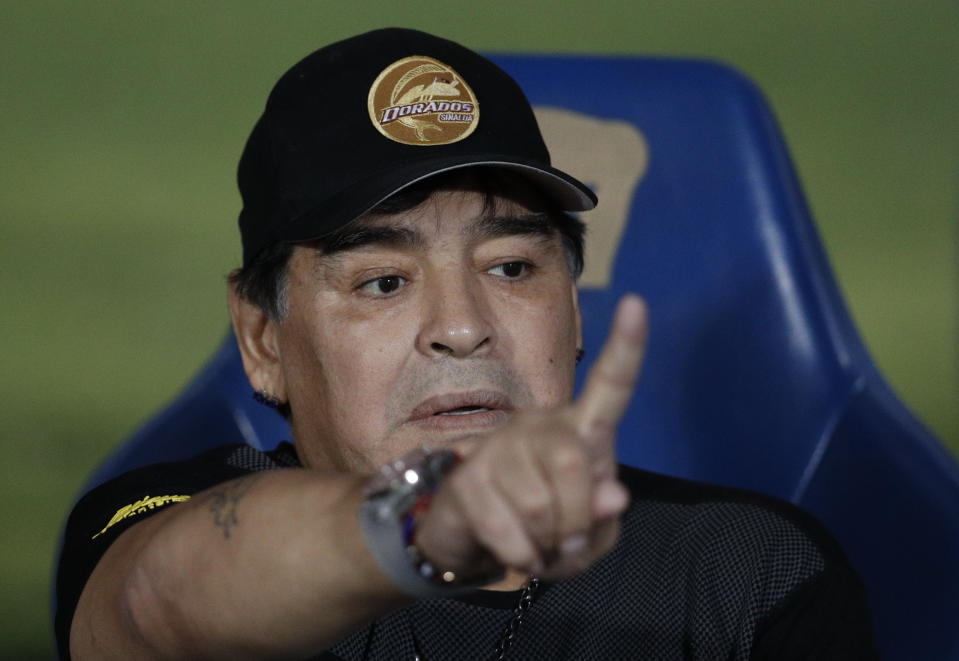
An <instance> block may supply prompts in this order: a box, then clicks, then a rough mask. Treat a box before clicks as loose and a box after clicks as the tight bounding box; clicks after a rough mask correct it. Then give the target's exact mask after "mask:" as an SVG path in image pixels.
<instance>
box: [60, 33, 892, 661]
mask: <svg viewBox="0 0 959 661" xmlns="http://www.w3.org/2000/svg"><path fill="white" fill-rule="evenodd" d="M239 183H240V189H241V193H242V195H243V201H244V207H243V211H242V213H241V216H240V229H241V235H242V240H243V248H244V264H243V268H242V269H240V270H239V271H237V272H235V273H234V274H233V275H232V276H231V287H230V310H231V315H232V318H233V324H234V330H235V333H236V336H237V340H238V342H239V345H240V348H241V352H242V354H243V362H244V367H245V370H246V373H247V376H248V378H249V380H250V383H251V385H252V387H253V389H254V391H256V393H257V397H258V398H259V399H260V400H261V401H263V402H264V403H266V404H268V405H272V406H275V407H277V408H278V409H279V410H280V412H281V413H282V414H284V415H286V416H287V417H288V419H289V421H290V425H291V429H292V433H293V445H289V444H285V445H282V446H280V448H278V449H277V450H276V451H274V452H272V453H267V454H263V453H259V452H256V451H254V450H252V449H251V448H243V447H230V448H221V449H217V450H214V451H212V452H210V453H207V454H206V455H203V456H201V457H198V458H197V459H195V460H191V461H187V462H183V463H181V464H167V465H160V466H153V467H148V468H145V469H141V470H138V471H134V472H133V473H130V474H128V475H126V476H123V477H120V478H118V479H117V480H114V481H112V482H110V483H108V484H106V485H104V486H102V487H100V488H98V489H96V490H94V491H93V492H91V493H90V494H88V495H87V496H86V497H85V498H84V499H83V500H81V502H80V503H79V504H78V505H77V507H76V509H75V510H74V513H73V514H72V515H71V520H70V523H69V524H68V530H67V534H66V543H65V547H64V552H63V561H62V563H61V569H60V575H59V579H58V593H59V602H60V611H59V612H58V616H57V635H58V638H59V645H60V650H61V654H62V655H64V656H67V655H72V658H74V659H102V658H184V657H197V658H314V657H317V658H327V659H413V658H419V659H424V660H432V659H489V658H506V657H509V658H517V659H555V658H563V659H583V658H602V659H628V658H641V659H646V658H656V659H660V658H661V659H717V658H722V659H753V658H768V659H773V658H775V659H790V658H836V659H839V658H842V659H856V658H875V652H874V647H873V645H872V642H871V633H870V625H869V621H868V616H867V614H866V609H865V605H864V597H863V592H862V587H861V584H860V583H859V581H858V578H857V577H856V576H855V573H854V572H853V571H852V569H851V568H850V567H849V566H848V563H847V562H846V560H845V558H844V556H843V555H842V552H841V550H840V549H838V547H837V546H836V545H835V543H834V542H833V541H832V540H831V539H830V538H829V537H828V535H826V534H825V532H823V530H822V529H821V528H820V527H819V526H818V524H816V522H815V521H813V520H811V519H810V518H809V517H808V516H806V515H805V514H803V513H802V512H799V511H797V510H795V509H793V508H791V507H789V506H788V505H786V504H783V503H779V502H777V501H773V500H771V499H767V498H765V497H761V496H757V495H753V494H747V493H743V492H739V491H734V490H729V489H718V488H712V487H706V486H704V485H698V484H692V483H688V482H683V481H679V480H674V479H671V478H666V477H663V476H657V475H653V474H650V473H644V472H642V471H637V470H635V469H625V468H621V469H619V470H617V467H616V464H615V455H614V432H615V429H616V426H617V422H618V420H619V418H620V416H621V415H622V413H623V411H624V410H625V408H626V406H627V404H628V402H629V400H630V397H631V394H632V389H633V384H634V381H635V379H636V377H637V374H638V371H639V367H640V362H641V359H642V354H643V347H644V338H645V334H646V321H645V310H644V307H643V304H642V303H641V301H640V300H639V299H638V298H636V297H633V296H629V297H626V298H625V299H624V300H623V301H622V302H621V303H620V306H619V308H618V310H617V313H616V317H615V319H614V322H613V326H612V329H611V332H610V337H609V339H608V341H607V344H606V346H605V348H604V349H603V352H602V354H601V355H600V356H599V357H598V359H597V361H596V364H595V366H594V368H593V369H592V370H591V372H590V374H589V377H588V379H587V382H586V385H585V387H584V389H583V391H582V393H581V394H580V396H579V397H578V398H577V399H576V400H575V401H574V400H573V380H574V371H575V364H576V362H577V359H578V355H579V351H580V350H579V347H580V346H581V324H580V318H579V310H578V307H577V292H576V285H575V278H576V276H577V275H578V273H579V271H580V269H581V267H582V231H583V230H582V226H581V224H580V223H579V221H578V220H577V219H575V218H574V217H572V216H570V215H569V214H568V213H567V212H568V211H579V210H585V209H588V208H591V207H592V206H593V205H594V204H595V197H594V196H593V194H592V193H591V192H590V191H589V190H588V189H587V188H586V187H585V186H584V185H583V184H581V183H580V182H578V181H576V180H574V179H572V178H571V177H569V176H568V175H566V174H564V173H562V172H559V171H557V170H555V169H553V168H552V167H550V165H549V156H548V153H547V151H546V148H545V146H544V145H543V143H542V139H541V138H540V136H539V132H538V129H537V128H536V124H535V120H534V119H533V116H532V111H531V109H530V108H529V105H528V103H527V102H526V100H525V98H524V97H523V95H522V93H521V92H520V90H519V89H518V87H517V86H516V85H515V83H514V82H513V81H512V80H511V79H509V77H508V76H506V75H505V74H504V73H503V72H502V71H500V70H499V69H497V68H496V67H495V66H494V65H492V64H491V63H489V62H488V61H486V60H485V59H483V58H481V57H479V56H477V55H476V54H474V53H472V52H470V51H468V50H466V49H464V48H462V47H461V46H458V45H456V44H453V43H452V42H448V41H445V40H441V39H437V38H435V37H431V36H429V35H425V34H423V33H419V32H414V31H409V30H396V29H391V30H382V31H377V32H373V33H369V34H366V35H361V36H359V37H355V38H353V39H350V40H347V41H344V42H340V43H338V44H334V45H332V46H329V47H327V48H324V49H322V50H320V51H317V52H316V53H314V54H312V55H310V56H309V57H307V58H306V59H305V60H303V61H302V62H300V63H299V64H297V65H296V66H294V67H293V69H291V70H290V71H289V72H287V74H286V75H284V77H283V78H282V79H281V80H280V81H279V82H278V83H277V86H276V87H275V88H274V90H273V92H272V94H271V96H270V99H269V101H268V103H267V107H266V110H265V112H264V115H263V117H262V118H261V119H260V121H259V122H258V123H257V125H256V127H255V128H254V130H253V133H252V135H251V137H250V140H249V142H248V143H247V147H246V150H245V152H244V155H243V158H242V160H241V163H240V171H239ZM283 468H285V470H280V469H283Z"/></svg>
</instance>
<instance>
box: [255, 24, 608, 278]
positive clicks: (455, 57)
mask: <svg viewBox="0 0 959 661" xmlns="http://www.w3.org/2000/svg"><path fill="white" fill-rule="evenodd" d="M478 165H485V166H496V167H501V168H507V169H510V170H513V171H515V172H516V173H517V174H519V175H521V176H523V177H524V178H526V179H527V180H529V181H530V182H532V183H533V184H534V185H535V186H536V187H537V188H538V189H539V190H540V191H541V192H542V193H543V194H544V195H546V196H547V198H548V199H549V200H550V201H551V202H552V203H553V204H555V205H556V206H557V207H559V208H560V209H563V210H565V211H583V210H587V209H592V208H593V207H594V206H595V205H596V196H595V195H594V194H593V192H592V191H591V190H590V189H589V188H587V187H586V186H585V185H584V184H582V183H581V182H579V181H577V180H576V179H574V178H573V177H571V176H569V175H568V174H566V173H564V172H561V171H560V170H557V169H555V168H553V167H552V166H551V165H550V157H549V151H548V150H547V148H546V145H545V143H544V142H543V138H542V136H541V135H540V132H539V127H538V126H537V124H536V119H535V117H534V116H533V111H532V108H531V107H530V105H529V101H528V100H527V99H526V96H525V95H524V94H523V92H522V90H521V89H520V88H519V85H517V84H516V81H514V80H513V79H512V78H510V76H509V75H508V74H506V72H504V71H503V70H502V69H500V68H499V67H498V66H496V65H495V64H493V63H492V62H490V61H489V60H487V59H486V58H484V57H482V56H481V55H478V54H477V53H474V52H473V51H471V50H469V49H467V48H464V47H463V46H460V45H459V44H457V43H454V42H452V41H449V40H447V39H441V38H439V37H435V36H433V35H429V34H426V33H424V32H419V31H416V30H408V29H399V28H388V29H382V30H376V31H373V32H368V33H366V34H362V35H359V36H356V37H352V38H350V39H346V40H344V41H340V42H337V43H335V44H332V45H330V46H326V47H325V48H321V49H320V50H318V51H316V52H314V53H312V54H311V55H308V56H307V57H306V58H304V59H303V60H301V61H300V62H299V63H297V64H296V65H295V66H293V68H291V69H290V70H289V71H287V72H286V73H285V74H284V75H283V77H282V78H280V80H279V81H278V82H277V84H276V86H275V87H274V88H273V91H272V92H271V93H270V96H269V99H268V100H267V103H266V109H265V110H264V111H263V115H262V116H261V117H260V119H259V121H257V123H256V125H255V126H254V128H253V132H252V133H251V134H250V137H249V140H248V141H247V143H246V148H245V149H244V151H243V156H242V157H241V158H240V166H239V171H238V176H237V179H238V182H239V187H240V194H241V195H242V197H243V209H242V211H241V212H240V220H239V224H240V234H241V236H242V240H243V263H244V265H247V264H249V263H250V261H251V260H252V259H253V258H254V257H255V256H256V255H257V254H259V253H260V251H262V250H263V249H264V248H267V247H268V246H271V245H273V244H275V243H278V242H298V241H306V240H309V239H315V238H318V237H321V236H323V235H325V234H328V233H330V232H332V231H334V230H336V229H338V228H340V227H342V226H343V225H345V224H347V223H349V222H350V221H352V220H354V219H356V218H358V217H359V216H361V215H363V214H364V213H365V212H367V211H369V210H370V209H372V208H373V207H375V206H376V205H377V204H379V203H380V202H382V201H383V200H385V199H386V198H388V197H390V196H391V195H393V194H394V193H396V192H398V191H399V190H401V189H403V188H405V187H407V186H409V185H411V184H413V183H416V182H418V181H420V180H422V179H425V178H426V177H430V176H432V175H435V174H439V173H441V172H447V171H449V170H455V169H458V168H464V167H470V166H478Z"/></svg>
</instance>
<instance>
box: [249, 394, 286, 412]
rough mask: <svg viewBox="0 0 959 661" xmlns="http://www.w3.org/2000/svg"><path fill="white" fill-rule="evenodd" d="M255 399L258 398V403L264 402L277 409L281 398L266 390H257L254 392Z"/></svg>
mask: <svg viewBox="0 0 959 661" xmlns="http://www.w3.org/2000/svg"><path fill="white" fill-rule="evenodd" d="M253 399H254V400H256V403H257V404H262V405H263V406H266V407H268V408H271V409H275V408H277V407H278V406H279V405H280V400H278V399H277V398H276V397H274V396H273V395H271V394H270V393H268V392H267V391H266V390H256V391H254V392H253Z"/></svg>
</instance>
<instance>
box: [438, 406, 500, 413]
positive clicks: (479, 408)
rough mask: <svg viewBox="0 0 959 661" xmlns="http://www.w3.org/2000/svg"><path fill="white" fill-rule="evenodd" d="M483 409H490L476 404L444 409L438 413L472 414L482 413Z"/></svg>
mask: <svg viewBox="0 0 959 661" xmlns="http://www.w3.org/2000/svg"><path fill="white" fill-rule="evenodd" d="M483 411H489V409H488V408H485V407H483V406H476V407H473V408H466V409H456V410H455V411H443V412H441V413H438V414H437V415H470V414H471V413H482V412H483Z"/></svg>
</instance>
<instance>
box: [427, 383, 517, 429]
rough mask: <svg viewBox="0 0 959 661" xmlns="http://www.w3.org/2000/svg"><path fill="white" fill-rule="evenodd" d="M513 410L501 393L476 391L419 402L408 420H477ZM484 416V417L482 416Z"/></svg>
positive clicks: (448, 394) (449, 394)
mask: <svg viewBox="0 0 959 661" xmlns="http://www.w3.org/2000/svg"><path fill="white" fill-rule="evenodd" d="M512 410H513V404H512V402H511V401H510V400H509V397H507V396H506V395H504V394H503V393H502V392H498V391H492V390H476V391H472V392H460V393H445V394H442V395H435V396H433V397H430V398H428V399H426V400H425V401H422V402H420V403H419V404H418V405H417V406H416V407H415V408H414V409H413V411H412V413H411V415H410V418H409V419H410V420H411V421H412V420H419V421H422V422H425V421H427V420H438V419H443V418H447V419H448V418H460V419H464V420H465V419H468V418H469V417H470V416H478V417H477V420H479V419H482V418H484V417H487V416H489V415H491V414H497V413H502V414H504V415H505V414H508V412H509V411H512ZM483 414H485V415H483Z"/></svg>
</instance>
